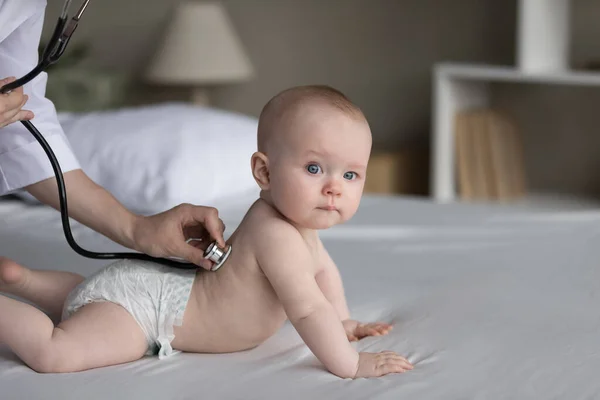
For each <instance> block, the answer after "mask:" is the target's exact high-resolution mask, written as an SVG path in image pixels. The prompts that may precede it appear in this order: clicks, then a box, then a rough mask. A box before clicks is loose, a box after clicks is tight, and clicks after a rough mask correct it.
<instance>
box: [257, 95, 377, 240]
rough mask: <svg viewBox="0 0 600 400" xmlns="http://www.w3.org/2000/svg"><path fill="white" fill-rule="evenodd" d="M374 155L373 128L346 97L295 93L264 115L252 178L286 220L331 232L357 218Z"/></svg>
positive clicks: (272, 105) (271, 104)
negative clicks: (369, 164) (368, 166)
mask: <svg viewBox="0 0 600 400" xmlns="http://www.w3.org/2000/svg"><path fill="white" fill-rule="evenodd" d="M370 153H371V130H370V128H369V124H368V123H367V120H366V118H365V116H364V115H363V113H362V111H361V110H360V109H359V108H358V107H357V106H356V105H354V104H352V102H350V100H348V99H347V98H346V96H344V95H343V94H342V93H340V92H339V91H337V90H335V89H332V88H330V87H327V86H300V87H294V88H291V89H287V90H285V91H283V92H281V93H279V94H278V95H276V96H275V97H273V98H272V99H271V100H270V101H269V102H268V103H267V104H266V105H265V107H264V108H263V110H262V112H261V115H260V119H259V122H258V152H256V153H254V155H253V156H252V173H253V174H254V178H255V179H256V182H257V183H258V185H259V186H260V188H261V189H262V190H261V198H263V199H264V200H266V201H267V202H269V203H270V204H271V205H272V206H273V207H275V208H276V209H277V210H278V211H279V212H280V213H281V214H283V215H284V216H285V217H286V218H288V219H289V220H290V221H292V222H293V223H294V224H296V225H298V226H300V227H303V228H309V229H326V228H329V227H331V226H333V225H336V224H339V223H342V222H345V221H347V220H348V219H350V218H351V217H352V216H353V215H354V213H355V212H356V210H357V208H358V205H359V203H360V198H361V196H362V191H363V187H364V183H365V178H366V173H367V163H368V161H369V155H370Z"/></svg>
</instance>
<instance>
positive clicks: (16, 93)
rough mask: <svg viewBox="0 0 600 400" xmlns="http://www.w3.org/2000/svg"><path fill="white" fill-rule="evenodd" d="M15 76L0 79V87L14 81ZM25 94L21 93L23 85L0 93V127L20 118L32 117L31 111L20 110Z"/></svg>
mask: <svg viewBox="0 0 600 400" xmlns="http://www.w3.org/2000/svg"><path fill="white" fill-rule="evenodd" d="M14 81H15V78H5V79H2V80H0V87H2V86H4V85H6V84H8V83H11V82H14ZM27 99H28V97H27V95H26V94H23V87H20V88H18V89H15V90H13V91H12V92H10V93H6V94H0V128H4V127H5V126H6V125H8V124H12V123H13V122H16V121H20V120H29V119H32V118H33V113H32V112H31V111H28V110H22V108H23V106H24V105H25V103H26V102H27Z"/></svg>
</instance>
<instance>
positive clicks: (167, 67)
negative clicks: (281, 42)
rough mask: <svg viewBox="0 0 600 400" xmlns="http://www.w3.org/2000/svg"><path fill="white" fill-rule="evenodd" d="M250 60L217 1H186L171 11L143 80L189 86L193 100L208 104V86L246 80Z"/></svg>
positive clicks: (249, 72) (249, 73)
mask: <svg viewBox="0 0 600 400" xmlns="http://www.w3.org/2000/svg"><path fill="white" fill-rule="evenodd" d="M253 73H254V72H253V68H252V64H251V63H250V60H249V58H248V56H247V54H246V52H245V51H244V48H243V46H242V43H241V41H240V39H239V37H238V35H237V34H236V32H235V29H234V28H233V24H232V23H231V21H230V19H229V17H228V15H227V13H226V11H225V9H224V8H223V6H222V5H221V4H220V3H218V2H186V3H182V4H181V5H179V6H178V7H177V8H176V10H175V13H174V15H173V19H172V21H171V23H170V24H169V26H168V29H167V31H166V34H165V36H164V37H163V40H162V42H160V44H159V47H158V50H157V52H156V54H155V55H154V58H153V59H152V61H151V63H150V66H149V69H148V70H147V73H146V80H147V81H149V82H151V83H157V84H165V85H188V86H191V87H192V101H193V103H194V104H199V105H209V104H210V98H209V92H208V91H209V88H210V87H212V86H214V85H219V84H227V83H236V82H242V81H245V80H248V79H249V78H250V77H251V76H252V75H253Z"/></svg>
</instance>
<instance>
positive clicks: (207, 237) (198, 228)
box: [184, 218, 225, 249]
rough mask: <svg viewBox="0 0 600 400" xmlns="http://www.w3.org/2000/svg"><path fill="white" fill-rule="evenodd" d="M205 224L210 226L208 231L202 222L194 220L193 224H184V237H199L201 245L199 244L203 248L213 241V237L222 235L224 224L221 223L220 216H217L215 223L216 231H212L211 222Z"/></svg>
mask: <svg viewBox="0 0 600 400" xmlns="http://www.w3.org/2000/svg"><path fill="white" fill-rule="evenodd" d="M206 225H208V226H209V227H210V229H211V230H210V231H209V230H208V228H207V227H206V226H205V224H202V223H199V222H196V223H195V224H194V225H190V226H186V227H185V228H184V235H185V238H186V239H190V238H195V239H201V240H202V245H201V246H200V248H202V249H205V248H206V247H208V245H209V244H210V243H211V242H212V241H213V239H216V238H220V237H222V236H223V232H224V231H225V224H224V223H223V220H221V219H220V218H218V223H217V224H215V225H216V226H217V231H216V233H213V232H214V229H213V224H211V223H210V222H208V223H206ZM217 233H218V236H215V235H216V234H217ZM196 247H198V246H196Z"/></svg>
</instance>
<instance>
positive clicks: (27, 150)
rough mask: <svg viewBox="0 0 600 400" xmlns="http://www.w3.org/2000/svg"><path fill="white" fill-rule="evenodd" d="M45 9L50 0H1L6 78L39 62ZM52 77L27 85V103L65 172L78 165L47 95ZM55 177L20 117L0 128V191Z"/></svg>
mask: <svg viewBox="0 0 600 400" xmlns="http://www.w3.org/2000/svg"><path fill="white" fill-rule="evenodd" d="M45 9H46V0H0V79H2V78H5V77H9V76H15V77H17V78H20V77H22V76H23V75H25V74H26V73H27V72H29V71H30V70H31V69H32V68H33V67H35V66H36V65H37V62H38V46H39V41H40V37H41V33H42V26H43V22H44V12H45ZM67 51H68V49H67ZM59 62H60V61H59ZM47 78H48V76H47V74H46V73H41V74H40V75H38V76H37V77H36V78H35V79H34V80H32V81H31V82H29V83H28V84H26V85H25V86H24V92H25V93H26V94H27V95H28V96H29V100H28V101H27V104H26V105H25V107H24V108H25V109H26V110H31V111H33V113H34V114H35V118H34V119H33V120H32V122H33V124H34V125H35V126H36V127H37V129H38V130H39V131H40V132H41V133H42V134H43V135H44V137H45V139H46V140H47V141H48V143H49V144H50V146H51V147H52V150H54V153H55V154H56V157H57V159H58V161H59V163H60V167H61V169H62V171H63V172H67V171H70V170H73V169H78V168H80V167H79V163H78V160H77V159H76V157H75V155H74V154H73V151H72V150H71V147H70V146H69V143H68V140H67V138H66V137H65V134H64V132H63V130H62V128H61V126H60V124H59V122H58V117H57V115H56V109H55V108H54V105H53V104H52V102H51V101H50V100H48V99H47V98H46V97H45V92H46V81H47ZM52 176H54V173H53V171H52V167H51V166H50V162H49V161H48V158H47V156H46V154H45V153H44V151H43V149H42V147H41V146H40V145H39V143H38V142H37V141H36V140H35V138H34V137H33V136H32V135H31V134H30V133H29V131H27V129H26V128H25V127H24V126H23V125H22V124H21V123H20V122H17V123H14V124H10V125H8V126H6V127H4V128H0V195H3V194H7V193H10V192H13V191H16V190H17V189H20V188H23V187H24V186H27V185H30V184H33V183H36V182H39V181H41V180H44V179H46V178H49V177H52Z"/></svg>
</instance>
